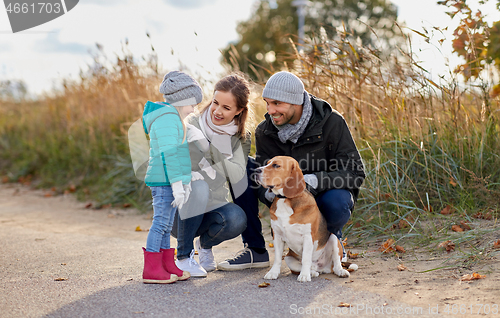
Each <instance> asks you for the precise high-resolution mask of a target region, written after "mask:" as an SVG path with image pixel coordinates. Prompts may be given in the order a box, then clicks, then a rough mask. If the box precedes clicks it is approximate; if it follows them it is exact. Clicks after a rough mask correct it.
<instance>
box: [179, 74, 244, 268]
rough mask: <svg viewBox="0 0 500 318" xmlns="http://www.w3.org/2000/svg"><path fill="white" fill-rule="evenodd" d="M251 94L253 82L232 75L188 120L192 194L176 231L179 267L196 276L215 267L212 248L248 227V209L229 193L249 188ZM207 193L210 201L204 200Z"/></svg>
mask: <svg viewBox="0 0 500 318" xmlns="http://www.w3.org/2000/svg"><path fill="white" fill-rule="evenodd" d="M249 95H250V88H249V83H248V81H246V80H245V79H244V78H243V77H241V76H239V75H228V76H226V77H224V78H222V79H221V80H220V81H219V82H217V84H216V85H215V90H214V95H213V99H212V102H211V103H210V104H209V105H207V106H205V107H203V108H202V109H201V110H200V112H199V114H197V115H194V116H190V117H188V118H187V124H186V126H187V129H188V132H187V138H188V142H189V150H190V156H191V163H192V164H191V168H192V171H193V172H192V175H193V178H192V180H193V182H192V193H191V196H190V199H189V200H188V202H187V203H186V205H185V206H184V208H183V209H181V210H180V211H179V215H178V217H177V218H176V223H177V224H174V231H173V234H174V235H176V236H177V261H176V265H177V267H178V268H179V269H181V270H183V271H187V272H189V273H191V276H192V277H205V276H206V275H207V271H212V270H215V268H216V263H215V261H214V256H213V253H212V247H213V246H216V245H218V244H220V243H222V242H224V241H226V240H229V239H232V238H235V237H236V236H238V235H240V234H241V233H242V232H243V231H244V230H245V228H246V216H245V213H244V211H243V210H242V209H241V208H240V207H239V206H238V205H236V204H234V203H231V202H229V193H230V190H231V192H233V191H232V190H234V192H235V193H236V196H237V195H238V194H239V193H240V192H242V191H244V190H245V189H246V187H247V176H246V165H247V158H248V154H249V152H250V146H251V140H250V133H249V132H248V130H247V128H246V125H247V124H248V121H249V120H248V119H249V118H250V117H251V114H250V111H249V107H248V99H249ZM228 179H229V181H230V184H228V183H227V181H228ZM236 185H237V187H235V186H236ZM240 188H241V189H242V191H238V189H240ZM231 195H232V196H234V195H235V194H234V193H231ZM206 197H208V203H205V204H204V202H206V201H204V199H205V198H206ZM233 199H234V198H233ZM204 212H205V213H204ZM175 230H176V231H175ZM197 236H199V239H197V240H196V245H197V250H198V253H199V259H200V264H198V263H197V262H196V260H195V259H194V246H193V240H194V238H195V237H197Z"/></svg>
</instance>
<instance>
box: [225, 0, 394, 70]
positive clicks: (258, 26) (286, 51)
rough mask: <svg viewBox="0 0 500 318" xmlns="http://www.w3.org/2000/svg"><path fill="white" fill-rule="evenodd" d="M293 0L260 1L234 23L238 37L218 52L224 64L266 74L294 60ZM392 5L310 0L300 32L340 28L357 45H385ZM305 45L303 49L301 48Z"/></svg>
mask: <svg viewBox="0 0 500 318" xmlns="http://www.w3.org/2000/svg"><path fill="white" fill-rule="evenodd" d="M292 2H293V0H276V1H275V2H272V3H270V1H268V0H260V2H259V3H258V5H257V6H256V9H255V11H254V13H253V15H252V17H251V18H250V19H249V20H248V21H244V22H241V23H240V24H239V25H238V26H237V32H238V34H239V35H240V39H239V40H238V41H237V42H236V43H231V44H229V45H228V47H226V48H225V49H224V50H223V51H222V53H223V59H224V61H223V62H225V63H226V64H229V65H230V66H232V67H233V68H239V69H240V70H241V71H243V72H245V73H247V74H250V75H251V76H252V77H254V78H255V77H256V76H257V73H259V72H258V71H257V69H258V68H261V69H262V68H263V69H266V70H268V71H269V72H266V73H268V74H267V75H269V73H272V72H273V70H274V69H275V68H276V67H277V66H278V65H281V64H282V63H284V62H287V63H290V62H292V61H293V60H294V54H293V53H294V51H293V46H292V45H291V43H290V39H291V40H292V41H293V42H298V38H297V32H298V31H297V29H298V18H297V12H296V11H297V9H296V8H295V7H294V6H293V5H292ZM396 18H397V9H396V7H395V6H394V5H393V4H392V3H390V2H389V1H387V0H312V1H310V5H309V6H308V9H307V15H306V19H305V26H304V31H305V37H306V39H309V41H313V40H314V39H315V38H318V37H319V36H323V37H324V36H326V37H328V38H329V39H335V38H336V37H337V36H338V31H337V30H338V28H341V29H342V30H344V29H345V31H347V33H348V34H350V36H351V37H352V38H354V39H357V40H358V42H359V43H360V45H366V46H372V47H376V48H377V49H379V50H387V49H389V48H391V47H394V45H396V44H398V43H400V41H401V40H402V37H401V36H399V35H398V33H397V32H396V25H395V24H394V21H395V20H396ZM306 50H307V48H306Z"/></svg>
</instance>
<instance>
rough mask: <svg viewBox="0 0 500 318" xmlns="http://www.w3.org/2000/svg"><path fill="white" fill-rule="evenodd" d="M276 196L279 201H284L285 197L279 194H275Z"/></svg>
mask: <svg viewBox="0 0 500 318" xmlns="http://www.w3.org/2000/svg"><path fill="white" fill-rule="evenodd" d="M276 196H277V197H278V198H280V199H286V197H285V196H284V195H281V194H277V195H276Z"/></svg>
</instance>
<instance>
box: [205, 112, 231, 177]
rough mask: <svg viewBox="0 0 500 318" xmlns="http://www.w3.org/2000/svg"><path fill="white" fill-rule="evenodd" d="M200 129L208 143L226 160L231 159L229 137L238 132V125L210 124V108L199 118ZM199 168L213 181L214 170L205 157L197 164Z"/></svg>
mask: <svg viewBox="0 0 500 318" xmlns="http://www.w3.org/2000/svg"><path fill="white" fill-rule="evenodd" d="M199 122H200V128H201V131H202V132H203V134H204V135H205V137H207V139H208V141H209V142H210V143H211V144H212V145H213V146H214V147H215V148H217V150H219V151H220V153H222V154H223V155H224V157H225V158H226V159H231V158H232V157H233V149H232V146H231V136H233V135H234V134H236V133H237V132H238V125H236V124H235V122H234V120H232V121H231V122H230V123H228V124H225V125H219V126H217V125H215V124H214V123H213V122H212V116H210V108H207V109H206V110H205V111H204V112H203V113H202V114H201V116H200V119H199ZM198 165H199V167H200V168H201V169H202V170H204V171H205V172H206V173H207V175H208V176H209V177H210V178H212V179H214V178H215V170H214V169H213V168H212V167H211V165H210V163H209V162H208V160H207V159H205V157H203V159H201V161H200V163H199V164H198Z"/></svg>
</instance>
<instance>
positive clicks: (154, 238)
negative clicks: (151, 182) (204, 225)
mask: <svg viewBox="0 0 500 318" xmlns="http://www.w3.org/2000/svg"><path fill="white" fill-rule="evenodd" d="M150 188H151V195H152V197H153V211H154V215H153V224H152V225H151V228H150V229H149V233H148V238H147V241H146V251H148V252H159V251H160V248H162V249H168V248H170V231H171V230H172V224H173V223H174V216H175V211H176V210H177V208H174V207H173V206H172V201H173V200H174V196H173V194H172V187H170V186H161V187H150Z"/></svg>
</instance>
